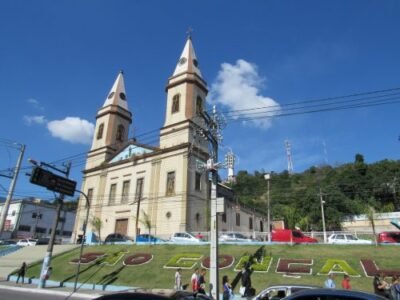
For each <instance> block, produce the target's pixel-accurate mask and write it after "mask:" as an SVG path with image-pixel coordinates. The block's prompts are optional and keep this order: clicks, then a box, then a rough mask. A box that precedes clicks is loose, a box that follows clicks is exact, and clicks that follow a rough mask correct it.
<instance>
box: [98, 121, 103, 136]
mask: <svg viewBox="0 0 400 300" xmlns="http://www.w3.org/2000/svg"><path fill="white" fill-rule="evenodd" d="M103 131H104V124H103V123H101V124H100V126H99V129H98V130H97V139H98V140H100V139H101V138H102V137H103Z"/></svg>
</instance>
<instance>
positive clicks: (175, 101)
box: [171, 94, 180, 113]
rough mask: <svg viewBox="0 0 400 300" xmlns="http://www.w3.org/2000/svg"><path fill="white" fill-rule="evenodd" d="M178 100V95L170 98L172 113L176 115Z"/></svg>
mask: <svg viewBox="0 0 400 300" xmlns="http://www.w3.org/2000/svg"><path fill="white" fill-rule="evenodd" d="M179 98H180V95H179V94H176V95H175V96H174V97H173V98H172V110H171V112H172V113H176V112H178V111H179Z"/></svg>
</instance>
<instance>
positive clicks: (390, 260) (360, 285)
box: [28, 245, 400, 291]
mask: <svg viewBox="0 0 400 300" xmlns="http://www.w3.org/2000/svg"><path fill="white" fill-rule="evenodd" d="M258 248H259V246H245V245H243V246H238V245H221V246H220V255H221V254H226V255H232V256H234V258H235V262H234V264H233V265H232V266H231V267H229V268H226V269H222V270H220V277H221V278H222V276H223V275H228V276H229V277H230V278H231V279H232V278H233V277H234V276H235V274H236V272H235V271H234V267H235V265H236V264H237V263H238V261H239V260H240V258H241V257H242V256H243V255H246V254H249V253H254V252H255V251H256V250H257V249H258ZM121 251H127V252H128V253H126V254H125V253H122V255H124V258H126V257H128V256H130V255H133V254H137V253H149V254H152V255H153V259H152V260H151V261H150V262H148V263H146V264H143V265H138V266H124V265H123V264H122V261H123V260H124V258H122V259H120V260H118V261H117V259H118V256H119V254H121ZM89 252H104V253H106V254H109V256H107V257H105V258H103V259H99V260H98V261H97V263H91V264H87V265H82V267H81V274H80V279H79V282H85V283H96V284H114V285H124V286H132V287H146V288H173V285H174V273H175V268H170V269H166V268H164V266H165V265H166V264H167V263H168V261H170V260H171V258H173V257H174V256H175V255H177V254H180V253H192V254H200V255H202V256H203V258H205V257H207V256H209V245H206V246H177V245H153V246H136V245H133V246H122V245H119V246H116V245H115V246H93V247H86V248H85V251H84V253H89ZM266 255H267V256H271V257H272V263H271V265H270V268H269V270H268V272H265V273H253V275H252V282H253V286H254V287H255V288H256V290H257V291H259V290H260V289H262V288H264V287H266V286H269V285H272V284H277V283H303V284H314V285H322V284H323V282H324V280H325V277H326V276H323V275H317V273H318V272H320V271H321V269H322V267H323V266H324V264H325V263H326V262H327V260H328V259H342V260H345V261H346V262H347V263H348V264H349V265H350V267H351V268H353V269H354V270H355V271H356V273H358V274H359V275H360V277H352V278H351V280H352V281H351V282H352V285H353V288H354V289H359V290H365V291H372V278H369V277H366V276H365V273H364V271H363V269H362V267H361V264H360V259H371V260H374V261H375V262H376V264H377V265H378V267H379V268H380V269H384V268H386V269H388V268H390V269H397V270H399V271H400V251H399V248H398V247H397V246H378V247H375V246H368V245H365V246H364V245H363V246H334V245H294V246H289V245H279V246H278V245H274V246H266ZM77 257H78V250H74V251H72V252H69V253H65V254H63V255H61V256H58V257H56V258H54V260H53V262H52V266H53V275H52V277H51V279H53V280H57V281H70V282H72V281H74V277H73V275H74V274H75V271H76V265H74V264H71V263H70V262H71V260H73V259H76V258H77ZM279 259H312V260H313V261H312V275H302V276H300V278H290V277H284V276H283V275H282V274H278V273H276V272H275V271H276V268H277V264H278V261H279ZM200 261H201V260H200ZM105 262H108V263H109V264H113V263H115V264H114V265H112V266H110V265H106V264H104V263H105ZM199 264H200V263H199V262H197V266H199ZM39 270H40V265H36V266H32V267H30V268H29V269H28V276H30V277H32V276H34V277H36V278H37V277H38V275H39ZM182 273H183V281H184V283H189V282H190V276H191V274H192V273H193V269H190V270H183V272H182ZM207 278H208V275H207ZM341 278H342V276H341V275H338V276H337V278H336V283H337V285H339V286H340V281H341ZM237 289H238V288H237Z"/></svg>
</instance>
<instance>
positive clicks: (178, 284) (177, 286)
mask: <svg viewBox="0 0 400 300" xmlns="http://www.w3.org/2000/svg"><path fill="white" fill-rule="evenodd" d="M174 288H175V289H176V290H177V291H180V290H182V269H181V268H179V269H177V270H176V272H175V287H174Z"/></svg>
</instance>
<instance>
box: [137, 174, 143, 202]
mask: <svg viewBox="0 0 400 300" xmlns="http://www.w3.org/2000/svg"><path fill="white" fill-rule="evenodd" d="M143 181H144V178H138V179H137V180H136V192H135V200H136V201H139V200H140V199H142V198H143Z"/></svg>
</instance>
